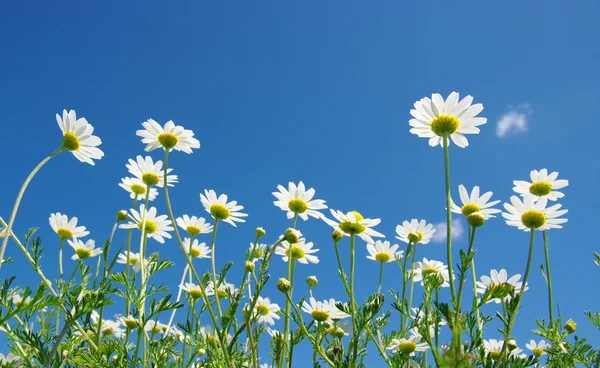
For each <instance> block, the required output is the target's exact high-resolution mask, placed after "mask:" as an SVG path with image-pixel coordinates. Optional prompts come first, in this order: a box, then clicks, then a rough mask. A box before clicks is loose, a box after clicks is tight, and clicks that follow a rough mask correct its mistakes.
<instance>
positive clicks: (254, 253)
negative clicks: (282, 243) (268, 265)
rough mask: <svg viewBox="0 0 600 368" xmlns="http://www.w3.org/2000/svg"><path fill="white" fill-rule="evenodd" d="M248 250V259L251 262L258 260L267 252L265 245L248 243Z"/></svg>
mask: <svg viewBox="0 0 600 368" xmlns="http://www.w3.org/2000/svg"><path fill="white" fill-rule="evenodd" d="M248 252H249V253H250V259H251V260H252V262H256V261H260V260H261V259H262V257H263V256H264V255H265V253H266V252H267V245H266V244H255V243H250V248H249V249H248Z"/></svg>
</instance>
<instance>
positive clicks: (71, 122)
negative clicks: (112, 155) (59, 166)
mask: <svg viewBox="0 0 600 368" xmlns="http://www.w3.org/2000/svg"><path fill="white" fill-rule="evenodd" d="M56 122H57V123H58V126H59V128H60V130H61V131H62V133H63V138H62V146H61V148H62V149H65V150H67V151H71V153H72V154H73V156H75V158H76V159H78V160H79V161H81V162H86V163H88V164H90V165H92V166H93V165H94V161H92V160H100V159H101V158H102V157H103V156H104V152H102V151H101V150H100V149H99V148H98V146H99V145H101V144H102V141H101V140H100V138H98V137H96V136H95V135H92V133H93V132H94V127H93V126H92V124H89V123H88V122H87V120H86V119H85V118H79V119H77V115H76V114H75V110H71V111H69V112H67V110H63V116H62V118H61V117H60V115H58V114H56Z"/></svg>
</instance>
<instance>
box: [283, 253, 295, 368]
mask: <svg viewBox="0 0 600 368" xmlns="http://www.w3.org/2000/svg"><path fill="white" fill-rule="evenodd" d="M291 246H292V245H290V247H291ZM290 256H291V252H290ZM288 263H290V264H291V266H290V267H289V268H288V270H289V273H288V280H289V281H290V291H289V292H288V294H289V296H290V300H291V299H292V295H293V293H294V276H295V273H296V272H295V271H296V259H295V258H291V257H289V258H288ZM286 307H287V303H286ZM287 336H288V339H286V340H284V341H286V342H287V343H288V344H289V345H288V351H287V366H288V367H290V368H291V364H292V356H293V354H294V351H293V349H294V345H293V343H292V338H291V333H290V321H289V320H288V324H287ZM288 340H289V341H288Z"/></svg>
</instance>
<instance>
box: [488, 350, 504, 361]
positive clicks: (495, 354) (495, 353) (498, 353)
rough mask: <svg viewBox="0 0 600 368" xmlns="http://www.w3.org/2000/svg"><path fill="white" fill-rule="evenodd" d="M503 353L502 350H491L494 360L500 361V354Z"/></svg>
mask: <svg viewBox="0 0 600 368" xmlns="http://www.w3.org/2000/svg"><path fill="white" fill-rule="evenodd" d="M501 355H502V352H500V351H491V352H490V357H491V358H492V360H494V361H498V360H500V356H501Z"/></svg>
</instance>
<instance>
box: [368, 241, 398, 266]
mask: <svg viewBox="0 0 600 368" xmlns="http://www.w3.org/2000/svg"><path fill="white" fill-rule="evenodd" d="M397 250H398V245H397V244H394V245H392V246H390V242H389V241H387V240H386V241H383V242H382V241H381V240H376V241H375V244H367V252H369V255H368V256H367V258H368V259H372V260H373V261H377V262H381V263H387V262H394V261H395V260H397V259H400V258H402V255H403V254H404V251H402V250H401V251H397Z"/></svg>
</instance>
